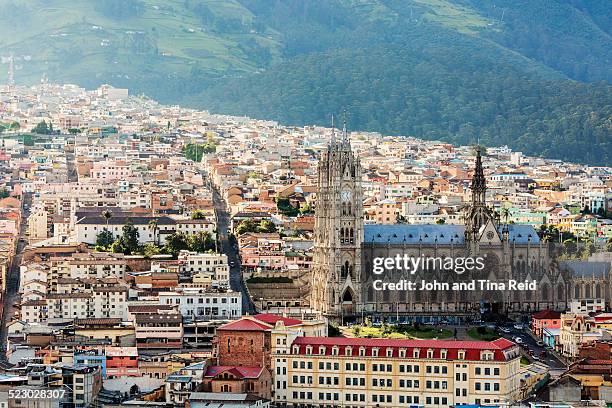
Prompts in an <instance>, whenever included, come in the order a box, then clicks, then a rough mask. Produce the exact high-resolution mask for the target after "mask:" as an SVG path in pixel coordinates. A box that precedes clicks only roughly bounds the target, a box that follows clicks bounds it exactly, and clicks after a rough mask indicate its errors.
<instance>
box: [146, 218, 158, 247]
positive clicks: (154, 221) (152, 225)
mask: <svg viewBox="0 0 612 408" xmlns="http://www.w3.org/2000/svg"><path fill="white" fill-rule="evenodd" d="M148 225H149V228H150V229H152V230H153V242H154V243H155V245H159V243H158V242H157V239H156V233H157V229H158V228H157V219H155V218H153V219H152V220H151V221H149V224H148Z"/></svg>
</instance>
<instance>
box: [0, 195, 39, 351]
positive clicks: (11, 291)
mask: <svg viewBox="0 0 612 408" xmlns="http://www.w3.org/2000/svg"><path fill="white" fill-rule="evenodd" d="M31 205H32V194H31V193H24V199H23V203H22V214H21V221H20V224H19V237H18V238H17V251H16V254H15V256H14V257H13V261H12V263H11V265H10V267H9V269H8V270H7V274H6V290H5V292H4V293H3V294H2V303H3V309H2V310H3V313H2V326H1V327H0V344H1V345H0V350H1V352H0V361H4V362H6V360H7V358H6V339H7V332H8V330H7V325H8V323H10V321H11V318H12V316H13V314H14V304H15V302H16V301H17V299H18V291H19V265H21V257H22V255H23V250H24V248H25V247H26V241H27V237H26V231H27V229H28V216H29V214H30V206H31Z"/></svg>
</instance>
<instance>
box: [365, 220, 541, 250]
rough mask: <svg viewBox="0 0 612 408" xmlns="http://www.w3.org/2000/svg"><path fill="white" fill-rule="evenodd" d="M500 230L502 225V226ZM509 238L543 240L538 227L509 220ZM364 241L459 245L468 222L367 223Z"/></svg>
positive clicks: (515, 240)
mask: <svg viewBox="0 0 612 408" xmlns="http://www.w3.org/2000/svg"><path fill="white" fill-rule="evenodd" d="M500 230H501V228H500ZM508 231H509V235H508V237H509V241H510V242H511V243H512V242H515V243H517V244H527V243H528V242H531V243H532V244H537V243H539V242H540V237H539V236H538V234H537V232H536V230H535V229H534V228H533V227H532V226H531V225H516V224H509V225H508ZM364 242H365V243H371V242H374V243H384V244H386V243H390V244H407V245H411V244H412V245H418V244H419V243H421V244H423V245H428V244H432V245H433V244H436V243H438V244H439V245H451V244H454V245H460V244H463V243H464V242H465V226H463V225H450V224H394V225H377V224H366V225H364Z"/></svg>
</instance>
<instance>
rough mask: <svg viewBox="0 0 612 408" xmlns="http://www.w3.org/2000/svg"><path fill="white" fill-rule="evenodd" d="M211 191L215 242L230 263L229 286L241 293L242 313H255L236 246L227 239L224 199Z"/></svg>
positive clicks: (227, 226) (227, 218) (227, 219)
mask: <svg viewBox="0 0 612 408" xmlns="http://www.w3.org/2000/svg"><path fill="white" fill-rule="evenodd" d="M212 192H213V205H214V207H215V216H216V218H217V242H218V243H219V252H221V253H224V254H226V255H227V260H228V262H229V264H230V287H231V289H232V290H235V291H237V292H238V291H239V292H241V293H242V313H243V314H247V313H248V314H251V315H252V314H255V307H254V306H253V303H252V302H251V298H250V297H249V295H248V292H247V289H246V285H245V283H244V281H243V279H242V273H241V271H240V259H239V257H238V248H236V247H235V246H233V245H232V243H231V242H230V240H229V232H228V230H229V226H230V217H229V214H228V212H227V208H226V205H225V201H224V200H223V198H222V197H221V195H220V194H219V192H218V191H217V190H216V189H214V188H212ZM231 265H233V266H231Z"/></svg>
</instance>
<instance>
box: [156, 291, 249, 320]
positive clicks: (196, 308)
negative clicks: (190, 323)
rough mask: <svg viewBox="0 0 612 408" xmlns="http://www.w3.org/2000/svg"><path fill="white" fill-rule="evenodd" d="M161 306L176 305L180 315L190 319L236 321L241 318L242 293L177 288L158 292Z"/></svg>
mask: <svg viewBox="0 0 612 408" xmlns="http://www.w3.org/2000/svg"><path fill="white" fill-rule="evenodd" d="M159 303H160V304H161V305H177V306H178V310H179V311H180V313H181V314H182V315H183V316H185V317H188V318H192V319H219V318H221V319H237V318H239V317H240V316H242V293H240V292H234V291H232V290H228V291H220V290H212V289H209V290H207V289H202V288H188V287H178V288H176V289H175V290H174V291H172V292H160V293H159Z"/></svg>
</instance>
